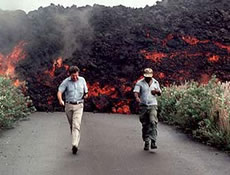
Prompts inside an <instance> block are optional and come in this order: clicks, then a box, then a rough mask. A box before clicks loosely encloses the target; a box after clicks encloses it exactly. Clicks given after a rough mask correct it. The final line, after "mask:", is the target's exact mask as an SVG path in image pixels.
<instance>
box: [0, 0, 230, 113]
mask: <svg viewBox="0 0 230 175" xmlns="http://www.w3.org/2000/svg"><path fill="white" fill-rule="evenodd" d="M207 4H208V6H207ZM229 9H230V5H229V3H228V0H223V1H221V2H216V1H215V2H214V1H210V0H199V1H195V0H191V1H189V2H188V1H186V0H179V1H175V0H170V1H169V0H168V1H165V0H164V1H162V2H158V3H157V5H156V6H152V7H148V6H147V7H145V8H143V9H132V8H126V7H123V6H117V7H113V8H109V7H104V6H100V5H94V6H93V7H91V6H86V7H82V8H77V7H76V6H72V7H71V8H64V7H62V6H55V5H50V6H49V7H46V8H39V10H37V11H33V12H29V13H28V14H25V13H24V12H22V11H15V12H5V11H1V10H0V17H1V18H0V26H3V27H2V28H0V38H1V40H0V67H1V69H0V75H4V76H9V77H11V78H12V79H13V80H14V81H15V85H19V84H20V82H22V81H26V82H27V86H28V90H27V93H28V94H29V95H30V97H31V99H32V100H33V103H34V104H35V106H36V108H37V109H38V110H40V111H56V110H63V109H62V108H61V107H60V106H59V104H58V101H57V98H56V92H57V87H58V85H59V84H60V83H61V81H62V80H63V79H64V78H66V77H67V76H68V68H69V66H70V65H78V66H79V67H80V69H81V72H80V75H82V76H84V77H85V79H86V81H87V84H88V87H89V98H88V99H87V100H86V105H85V107H86V110H87V111H99V112H113V113H125V114H129V113H135V112H136V108H137V104H136V102H135V101H134V98H133V93H132V88H133V86H134V84H135V82H136V81H137V79H139V78H140V77H141V74H142V70H143V68H145V67H151V68H153V70H154V73H155V74H154V77H155V78H156V79H157V80H159V82H160V84H161V85H164V86H167V85H170V84H172V83H176V84H181V83H183V82H184V81H188V80H195V81H198V82H201V83H207V81H208V80H209V79H210V77H211V76H212V75H213V74H215V75H216V76H217V78H218V79H219V80H221V81H229V80H230V74H229V71H230V37H229V36H230V33H229V26H230V11H229ZM11 13H14V14H13V15H12V14H11ZM15 14H17V15H15ZM15 21H18V22H17V25H16V24H15ZM11 22H12V23H11ZM12 24H15V25H16V26H14V27H12V26H13V25H12ZM17 29H18V30H17Z"/></svg>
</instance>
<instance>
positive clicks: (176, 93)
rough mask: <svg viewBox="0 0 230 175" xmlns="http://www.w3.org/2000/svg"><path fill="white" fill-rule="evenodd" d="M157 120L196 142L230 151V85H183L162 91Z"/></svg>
mask: <svg viewBox="0 0 230 175" xmlns="http://www.w3.org/2000/svg"><path fill="white" fill-rule="evenodd" d="M159 108H160V112H159V118H160V119H161V120H163V121H166V122H168V123H169V124H175V125H177V126H179V127H181V128H183V129H184V130H185V131H187V132H189V133H191V134H192V136H193V137H194V138H196V139H199V140H200V141H202V142H205V143H207V144H210V145H214V146H216V147H219V148H222V149H224V150H228V151H230V83H229V82H227V83H221V82H218V81H217V79H216V78H215V77H213V78H212V79H211V80H210V81H209V83H208V84H205V85H204V84H198V83H197V82H186V83H184V84H183V85H179V86H177V85H171V86H170V87H165V88H163V93H162V96H161V97H160V98H159Z"/></svg>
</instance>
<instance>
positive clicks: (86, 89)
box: [83, 79, 88, 93]
mask: <svg viewBox="0 0 230 175" xmlns="http://www.w3.org/2000/svg"><path fill="white" fill-rule="evenodd" d="M83 85H84V92H85V93H88V87H87V84H86V81H85V79H84V82H83Z"/></svg>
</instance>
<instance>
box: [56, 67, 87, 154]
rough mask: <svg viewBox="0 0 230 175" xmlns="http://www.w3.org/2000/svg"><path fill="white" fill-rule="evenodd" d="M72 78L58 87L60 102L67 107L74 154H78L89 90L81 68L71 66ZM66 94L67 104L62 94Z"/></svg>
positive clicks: (68, 78)
mask: <svg viewBox="0 0 230 175" xmlns="http://www.w3.org/2000/svg"><path fill="white" fill-rule="evenodd" d="M69 74H70V76H69V77H67V78H66V79H65V80H64V81H63V82H62V83H61V85H60V86H59V87H58V93H57V97H58V101H59V103H60V105H62V106H65V112H66V116H67V119H68V121H69V125H70V130H71V134H72V152H73V154H76V153H77V151H78V145H79V141H80V126H81V120H82V115H83V107H84V105H83V103H84V99H85V98H87V97H88V88H87V85H86V81H85V79H84V78H83V77H81V76H79V68H78V67H77V66H71V67H70V68H69ZM63 93H65V102H64V101H63V99H62V94H63Z"/></svg>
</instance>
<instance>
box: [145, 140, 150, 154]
mask: <svg viewBox="0 0 230 175" xmlns="http://www.w3.org/2000/svg"><path fill="white" fill-rule="evenodd" d="M144 150H145V151H148V150H149V141H148V140H147V141H145V145H144Z"/></svg>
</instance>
